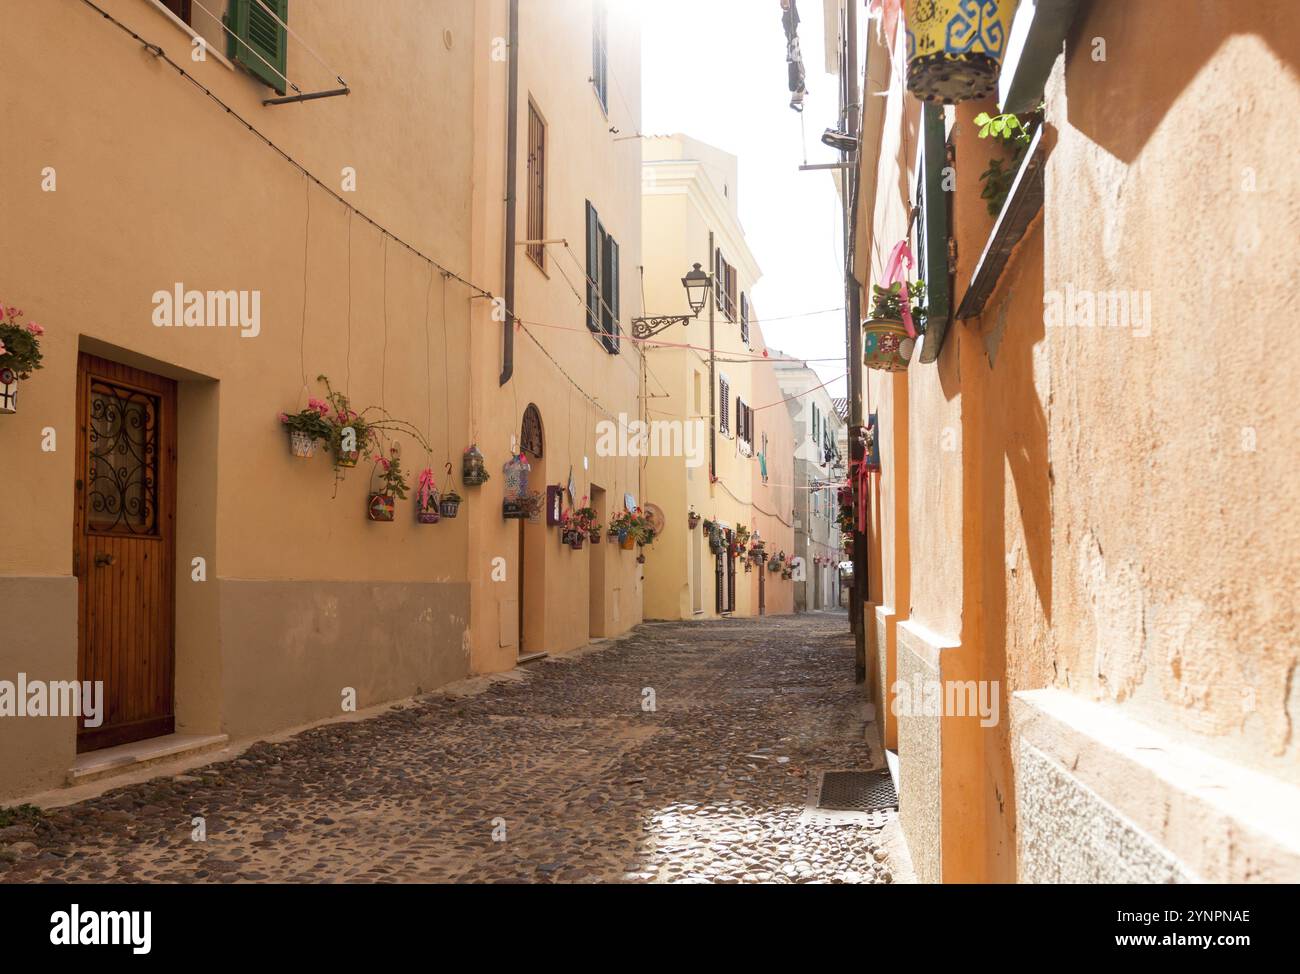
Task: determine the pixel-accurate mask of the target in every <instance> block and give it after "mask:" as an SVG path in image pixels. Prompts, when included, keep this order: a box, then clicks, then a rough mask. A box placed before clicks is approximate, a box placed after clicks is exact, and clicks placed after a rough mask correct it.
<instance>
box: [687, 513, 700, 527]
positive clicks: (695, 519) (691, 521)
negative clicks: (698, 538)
mask: <svg viewBox="0 0 1300 974" xmlns="http://www.w3.org/2000/svg"><path fill="white" fill-rule="evenodd" d="M686 525H687V527H689V528H690V529H691V530H692V531H694V530H695V529H696V528H697V527H699V526H700V516H699V515H698V514H696V513H695V512H694V511H691V512H690V513H689V514H687V515H686Z"/></svg>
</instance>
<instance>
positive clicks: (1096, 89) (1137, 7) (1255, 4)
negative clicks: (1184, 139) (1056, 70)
mask: <svg viewBox="0 0 1300 974" xmlns="http://www.w3.org/2000/svg"><path fill="white" fill-rule="evenodd" d="M1157 32H1160V33H1162V34H1164V35H1165V37H1166V38H1167V37H1168V36H1169V35H1171V34H1174V33H1176V34H1177V43H1176V44H1169V45H1167V46H1166V47H1165V48H1164V49H1163V51H1159V52H1157V50H1158V49H1157V44H1158V43H1159V42H1160V41H1161V40H1162V38H1161V37H1158V36H1155V35H1156V33H1157ZM1240 34H1249V35H1254V36H1256V37H1258V38H1259V39H1260V40H1261V41H1263V42H1264V43H1265V44H1267V45H1268V46H1269V47H1270V48H1271V49H1272V50H1273V52H1274V53H1275V54H1276V55H1277V56H1278V57H1279V58H1280V59H1281V60H1282V61H1284V62H1285V63H1286V64H1288V65H1290V66H1291V67H1292V68H1293V69H1295V68H1297V66H1300V30H1297V29H1296V5H1295V0H1251V2H1249V3H1245V2H1236V3H1224V2H1222V0H1200V2H1196V3H1191V2H1188V0H1143V2H1142V3H1105V4H1095V5H1094V6H1092V7H1091V9H1090V11H1089V12H1088V13H1087V14H1086V15H1085V16H1083V17H1080V18H1079V19H1078V20H1077V21H1076V22H1075V27H1074V30H1073V32H1072V35H1071V37H1070V39H1069V44H1068V46H1067V49H1066V64H1065V70H1066V85H1067V90H1069V91H1071V92H1086V93H1087V97H1083V98H1072V99H1070V101H1069V104H1068V106H1067V113H1068V116H1069V121H1070V124H1071V125H1073V126H1074V127H1075V128H1077V129H1078V130H1079V131H1081V132H1083V133H1084V134H1085V135H1087V136H1088V138H1089V139H1090V140H1091V141H1092V142H1094V143H1096V144H1097V145H1099V146H1101V147H1102V148H1104V149H1106V151H1108V152H1109V153H1111V155H1113V156H1116V157H1117V158H1119V159H1121V160H1123V161H1124V162H1125V163H1131V162H1132V161H1133V160H1134V159H1136V158H1137V156H1138V155H1139V154H1140V153H1141V152H1142V149H1143V147H1144V146H1145V145H1146V143H1147V140H1148V139H1149V138H1150V137H1151V135H1152V133H1153V132H1154V131H1155V130H1156V128H1157V127H1158V126H1159V125H1160V123H1161V121H1162V120H1163V119H1164V117H1165V115H1166V113H1168V111H1169V109H1170V108H1171V107H1172V106H1173V104H1174V102H1176V101H1177V100H1178V98H1179V96H1180V95H1181V94H1182V92H1183V89H1185V88H1186V87H1187V86H1188V84H1190V83H1191V81H1192V80H1193V79H1194V78H1195V77H1196V75H1197V73H1198V72H1199V71H1200V70H1201V69H1202V67H1204V66H1205V65H1206V64H1207V63H1209V62H1210V60H1211V56H1212V55H1213V54H1214V52H1215V51H1216V50H1217V49H1218V48H1219V47H1221V46H1222V45H1223V44H1224V43H1225V42H1226V41H1228V40H1229V39H1230V38H1231V37H1232V36H1233V35H1240ZM1103 54H1104V58H1105V60H1100V59H1099V58H1100V57H1101V56H1102V55H1103ZM1094 58H1098V59H1096V60H1095V59H1094ZM1228 81H1229V79H1227V78H1225V79H1224V82H1225V83H1227V82H1228ZM1139 104H1140V105H1141V106H1142V110H1141V111H1117V110H1116V106H1117V105H1139Z"/></svg>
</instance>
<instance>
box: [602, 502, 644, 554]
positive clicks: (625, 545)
mask: <svg viewBox="0 0 1300 974" xmlns="http://www.w3.org/2000/svg"><path fill="white" fill-rule="evenodd" d="M609 528H610V531H611V532H612V534H613V536H614V537H617V538H618V544H619V547H620V548H622V549H623V550H624V551H631V550H632V549H633V548H635V547H636V546H637V544H638V543H641V542H642V541H643V540H644V537H645V532H646V530H648V528H649V525H647V524H646V523H645V521H644V519H643V517H642V516H641V508H639V507H637V508H633V509H632V510H630V511H619V512H618V513H617V514H616V515H614V517H613V518H611V519H610V522H609Z"/></svg>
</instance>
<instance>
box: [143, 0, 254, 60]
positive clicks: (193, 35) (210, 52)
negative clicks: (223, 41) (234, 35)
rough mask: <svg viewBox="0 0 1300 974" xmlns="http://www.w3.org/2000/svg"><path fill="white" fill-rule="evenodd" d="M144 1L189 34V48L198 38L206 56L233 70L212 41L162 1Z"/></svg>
mask: <svg viewBox="0 0 1300 974" xmlns="http://www.w3.org/2000/svg"><path fill="white" fill-rule="evenodd" d="M145 3H147V4H148V5H149V6H151V7H153V8H154V10H156V11H158V13H160V14H162V15H163V16H164V17H166V18H167V19H168V20H169V21H171V23H172V24H173V25H174V26H175V27H177V28H178V29H180V30H183V31H184V32H185V33H186V34H188V35H189V38H190V46H191V48H192V47H193V45H194V42H195V41H196V40H198V41H202V42H203V46H204V48H205V49H206V52H207V56H208V57H210V58H212V59H213V60H215V61H217V62H219V63H220V64H224V65H225V66H226V67H227V68H229V69H230V70H231V71H234V70H235V66H234V64H232V63H231V62H230V61H229V60H228V59H227V58H226V56H225V55H224V54H222V53H221V52H220V51H218V50H217V49H216V48H214V47H213V46H212V42H211V41H209V40H208V39H207V38H206V37H204V36H203V35H202V34H200V33H199V32H198V31H196V30H195V29H194V28H193V27H191V26H190V25H189V24H187V23H185V21H183V20H181V19H180V18H179V17H177V16H176V15H175V14H174V13H172V12H171V11H170V10H168V9H167V8H166V7H164V6H163V5H162V3H161V2H160V0H145Z"/></svg>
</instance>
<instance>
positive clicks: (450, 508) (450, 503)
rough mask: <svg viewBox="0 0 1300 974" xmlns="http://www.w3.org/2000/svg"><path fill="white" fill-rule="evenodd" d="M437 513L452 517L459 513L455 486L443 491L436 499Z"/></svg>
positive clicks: (458, 495)
mask: <svg viewBox="0 0 1300 974" xmlns="http://www.w3.org/2000/svg"><path fill="white" fill-rule="evenodd" d="M438 513H439V514H441V515H442V516H443V517H445V518H454V517H455V516H456V515H457V514H459V513H460V494H458V493H456V488H454V487H451V488H448V489H447V490H446V491H444V492H443V495H442V498H441V500H439V501H438Z"/></svg>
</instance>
